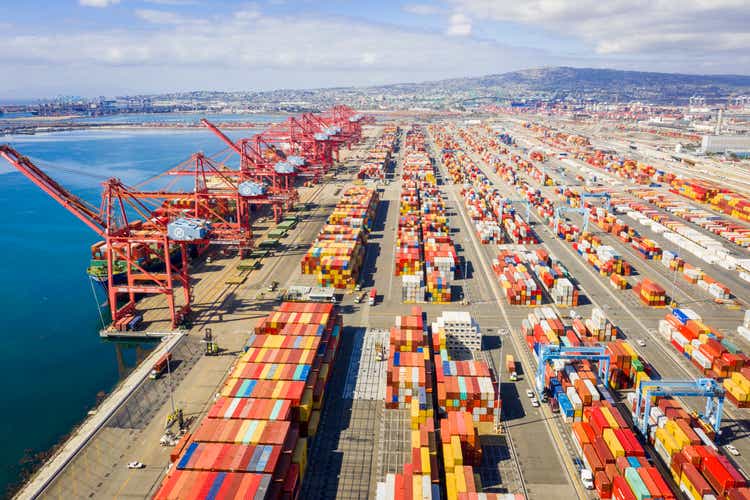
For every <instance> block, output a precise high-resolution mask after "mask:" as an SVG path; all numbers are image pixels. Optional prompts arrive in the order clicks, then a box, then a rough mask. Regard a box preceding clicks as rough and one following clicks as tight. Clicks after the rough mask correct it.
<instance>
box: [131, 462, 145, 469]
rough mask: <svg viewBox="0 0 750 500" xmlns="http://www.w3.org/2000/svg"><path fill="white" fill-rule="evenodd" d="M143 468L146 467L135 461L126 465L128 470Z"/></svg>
mask: <svg viewBox="0 0 750 500" xmlns="http://www.w3.org/2000/svg"><path fill="white" fill-rule="evenodd" d="M144 467H146V466H145V465H143V464H142V463H140V462H139V461H137V460H134V461H132V462H130V463H129V464H128V469H143V468H144Z"/></svg>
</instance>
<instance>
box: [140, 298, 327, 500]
mask: <svg viewBox="0 0 750 500" xmlns="http://www.w3.org/2000/svg"><path fill="white" fill-rule="evenodd" d="M341 328H342V318H341V315H340V314H339V313H338V312H337V310H336V308H335V306H334V305H333V304H320V303H305V302H285V303H282V304H281V306H280V307H279V308H278V310H276V311H274V312H272V313H270V314H269V315H268V316H267V317H265V318H263V319H262V320H261V321H260V322H259V323H258V324H257V326H256V327H255V329H254V331H253V333H252V334H251V335H250V337H249V339H248V342H247V344H246V347H245V351H244V353H243V354H242V355H241V356H240V357H239V359H238V360H237V362H236V363H235V364H234V366H233V367H232V369H231V372H230V375H229V377H228V378H227V379H226V380H225V381H224V385H223V387H222V389H221V390H220V395H219V397H218V399H216V400H215V402H214V403H213V405H212V406H211V408H210V409H209V411H208V413H207V415H206V416H205V417H204V418H203V420H202V421H201V422H200V424H199V426H198V427H197V429H196V430H195V431H194V432H193V433H192V434H186V435H185V436H184V437H183V439H182V440H181V442H180V443H179V444H178V447H177V449H176V450H175V453H174V454H173V456H172V457H173V464H172V466H171V468H170V472H169V474H168V475H167V476H166V478H165V479H164V480H163V482H162V485H161V487H160V489H159V491H158V492H157V493H156V495H155V498H157V499H179V500H186V499H192V498H195V499H199V498H216V499H219V498H258V499H262V498H289V499H293V498H297V496H298V493H299V488H300V484H301V482H302V479H303V477H304V474H305V468H306V464H307V461H308V455H307V453H308V451H307V450H308V440H309V439H311V438H312V437H313V436H314V435H315V432H316V429H317V426H318V424H319V421H320V409H321V405H322V403H323V398H324V394H325V387H326V384H327V382H328V379H329V376H330V373H331V370H332V368H333V363H334V361H335V359H336V353H337V351H338V346H339V341H340V335H341Z"/></svg>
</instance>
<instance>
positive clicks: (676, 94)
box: [376, 67, 750, 104]
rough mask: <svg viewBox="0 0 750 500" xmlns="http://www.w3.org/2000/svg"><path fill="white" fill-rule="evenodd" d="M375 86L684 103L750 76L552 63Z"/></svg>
mask: <svg viewBox="0 0 750 500" xmlns="http://www.w3.org/2000/svg"><path fill="white" fill-rule="evenodd" d="M376 88H378V89H382V90H384V91H386V92H388V91H393V92H397V93H398V92H407V93H411V92H419V93H422V94H423V95H424V94H427V95H430V94H432V95H440V94H443V95H445V93H447V92H450V93H454V94H458V95H460V97H461V99H462V100H466V99H469V100H476V99H480V100H485V99H492V98H494V99H534V98H541V99H566V98H576V99H584V100H585V99H593V100H597V101H615V100H618V101H619V102H628V101H633V100H639V101H645V102H650V103H673V104H683V103H686V102H687V99H688V98H689V97H690V96H693V95H700V96H703V97H705V98H706V100H707V101H708V102H714V101H717V100H721V101H722V102H723V101H724V100H725V99H726V98H727V97H728V96H732V95H743V94H744V95H748V94H750V76H743V75H685V74H677V73H648V72H642V71H621V70H612V69H594V68H570V67H554V68H537V69H526V70H521V71H514V72H511V73H502V74H497V75H486V76H480V77H472V78H456V79H450V80H440V81H434V82H424V83H413V84H409V83H402V84H395V85H384V86H380V87H376ZM461 94H464V95H461ZM465 94H471V95H470V96H467V95H465Z"/></svg>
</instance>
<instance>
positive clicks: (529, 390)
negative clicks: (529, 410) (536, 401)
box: [526, 389, 534, 398]
mask: <svg viewBox="0 0 750 500" xmlns="http://www.w3.org/2000/svg"><path fill="white" fill-rule="evenodd" d="M526 397H527V398H533V397H534V391H532V390H531V389H526Z"/></svg>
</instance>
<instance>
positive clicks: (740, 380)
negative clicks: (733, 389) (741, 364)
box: [732, 372, 750, 392]
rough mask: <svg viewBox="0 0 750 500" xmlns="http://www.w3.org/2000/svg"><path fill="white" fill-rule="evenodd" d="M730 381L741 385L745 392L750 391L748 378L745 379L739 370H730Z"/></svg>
mask: <svg viewBox="0 0 750 500" xmlns="http://www.w3.org/2000/svg"><path fill="white" fill-rule="evenodd" d="M732 381H734V383H735V384H737V385H738V386H740V387H742V390H743V391H745V392H750V380H748V379H746V378H745V376H744V375H742V374H741V373H740V372H732Z"/></svg>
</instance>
